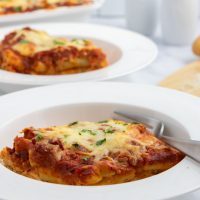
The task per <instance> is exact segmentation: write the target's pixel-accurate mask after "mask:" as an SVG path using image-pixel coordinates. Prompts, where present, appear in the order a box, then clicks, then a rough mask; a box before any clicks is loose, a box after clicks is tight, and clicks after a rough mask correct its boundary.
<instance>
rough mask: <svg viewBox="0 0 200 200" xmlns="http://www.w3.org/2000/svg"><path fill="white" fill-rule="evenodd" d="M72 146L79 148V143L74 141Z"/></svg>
mask: <svg viewBox="0 0 200 200" xmlns="http://www.w3.org/2000/svg"><path fill="white" fill-rule="evenodd" d="M72 146H73V147H75V148H79V147H80V145H79V144H78V143H74V144H72Z"/></svg>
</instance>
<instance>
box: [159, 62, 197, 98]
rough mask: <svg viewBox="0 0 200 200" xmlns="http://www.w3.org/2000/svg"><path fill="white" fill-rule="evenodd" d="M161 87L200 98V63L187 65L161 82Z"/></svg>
mask: <svg viewBox="0 0 200 200" xmlns="http://www.w3.org/2000/svg"><path fill="white" fill-rule="evenodd" d="M160 86H163V87H167V88H172V89H176V90H180V91H183V92H187V93H190V94H193V95H196V96H200V61H195V62H193V63H191V64H188V65H186V66H185V67H183V68H181V69H180V70H178V71H176V72H175V73H173V74H171V75H170V76H168V77H167V78H165V79H164V80H163V81H162V82H160Z"/></svg>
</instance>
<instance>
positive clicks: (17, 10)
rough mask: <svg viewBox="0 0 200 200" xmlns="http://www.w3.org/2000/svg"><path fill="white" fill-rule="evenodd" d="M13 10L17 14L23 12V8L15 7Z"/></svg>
mask: <svg viewBox="0 0 200 200" xmlns="http://www.w3.org/2000/svg"><path fill="white" fill-rule="evenodd" d="M13 10H14V11H15V12H21V11H22V7H20V6H18V7H14V8H13Z"/></svg>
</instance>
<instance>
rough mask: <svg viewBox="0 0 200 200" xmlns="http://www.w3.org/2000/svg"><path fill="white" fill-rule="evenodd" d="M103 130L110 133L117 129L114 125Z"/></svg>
mask: <svg viewBox="0 0 200 200" xmlns="http://www.w3.org/2000/svg"><path fill="white" fill-rule="evenodd" d="M103 132H104V133H108V134H109V133H114V132H115V130H114V128H113V127H112V126H110V127H108V128H106V129H105V130H104V131H103Z"/></svg>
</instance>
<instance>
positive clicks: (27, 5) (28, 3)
mask: <svg viewBox="0 0 200 200" xmlns="http://www.w3.org/2000/svg"><path fill="white" fill-rule="evenodd" d="M58 3H72V4H79V3H80V4H81V3H84V1H81V0H0V11H3V10H4V9H6V8H14V10H15V9H16V11H18V12H19V11H25V10H27V9H31V8H34V7H38V8H40V7H45V6H48V5H56V4H58ZM19 7H20V10H18V9H19Z"/></svg>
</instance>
